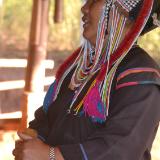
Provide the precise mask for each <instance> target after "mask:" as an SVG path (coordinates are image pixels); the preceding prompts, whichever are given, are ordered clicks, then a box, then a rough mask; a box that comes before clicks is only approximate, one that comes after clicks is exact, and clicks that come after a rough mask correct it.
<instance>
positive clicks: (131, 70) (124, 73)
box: [117, 68, 160, 84]
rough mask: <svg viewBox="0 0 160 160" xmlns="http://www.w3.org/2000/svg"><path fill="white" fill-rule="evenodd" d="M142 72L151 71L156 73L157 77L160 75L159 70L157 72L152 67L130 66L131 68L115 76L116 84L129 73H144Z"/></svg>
mask: <svg viewBox="0 0 160 160" xmlns="http://www.w3.org/2000/svg"><path fill="white" fill-rule="evenodd" d="M144 72H152V73H155V74H157V76H158V77H160V72H158V70H156V69H154V68H131V69H127V70H126V71H124V72H122V73H120V74H119V76H118V78H117V84H118V82H119V81H120V80H121V79H122V78H124V77H126V76H128V75H130V74H134V73H144Z"/></svg>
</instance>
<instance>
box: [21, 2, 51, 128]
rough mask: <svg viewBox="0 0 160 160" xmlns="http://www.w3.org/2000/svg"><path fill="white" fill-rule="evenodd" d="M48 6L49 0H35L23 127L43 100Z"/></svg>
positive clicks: (23, 102) (22, 105)
mask: <svg viewBox="0 0 160 160" xmlns="http://www.w3.org/2000/svg"><path fill="white" fill-rule="evenodd" d="M48 8H49V0H33V9H32V20H31V27H30V39H29V55H28V64H27V69H26V78H25V88H24V94H23V95H22V103H21V109H22V121H21V126H20V128H21V129H24V128H26V127H27V124H28V122H29V121H30V120H32V119H33V113H34V111H35V110H36V109H37V107H39V105H40V104H41V102H42V97H43V91H44V78H45V68H44V65H43V60H45V58H46V47H47V37H48V36H47V35H48V12H49V11H48ZM39 102H40V103H39ZM37 105H38V106H37Z"/></svg>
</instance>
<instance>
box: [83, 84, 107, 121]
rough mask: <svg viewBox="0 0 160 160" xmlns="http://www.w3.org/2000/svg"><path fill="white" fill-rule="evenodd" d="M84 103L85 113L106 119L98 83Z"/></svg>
mask: <svg viewBox="0 0 160 160" xmlns="http://www.w3.org/2000/svg"><path fill="white" fill-rule="evenodd" d="M83 105H84V106H83V109H84V113H85V115H88V116H90V117H92V118H95V119H100V120H102V121H103V120H104V119H105V108H104V104H103V102H102V100H101V97H100V93H99V87H98V84H96V85H95V86H94V87H93V88H92V89H91V90H90V92H89V93H88V94H87V95H86V97H85V98H84V103H83Z"/></svg>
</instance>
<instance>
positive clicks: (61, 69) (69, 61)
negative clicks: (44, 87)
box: [56, 47, 81, 80]
mask: <svg viewBox="0 0 160 160" xmlns="http://www.w3.org/2000/svg"><path fill="white" fill-rule="evenodd" d="M80 50H81V47H79V48H78V49H77V50H76V51H74V52H73V53H72V54H71V56H69V57H68V58H67V59H66V60H65V61H64V62H63V64H62V65H61V66H60V67H59V69H58V71H57V73H56V79H57V80H59V79H60V78H61V76H62V74H63V73H64V71H65V70H66V69H67V68H68V67H69V66H70V65H71V64H72V63H73V61H74V60H75V59H76V58H77V56H78V54H79V52H80Z"/></svg>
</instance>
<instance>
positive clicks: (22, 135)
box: [17, 132, 33, 140]
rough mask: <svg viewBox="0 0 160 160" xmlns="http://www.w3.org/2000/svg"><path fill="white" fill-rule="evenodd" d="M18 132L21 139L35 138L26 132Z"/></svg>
mask: <svg viewBox="0 0 160 160" xmlns="http://www.w3.org/2000/svg"><path fill="white" fill-rule="evenodd" d="M17 134H18V136H19V138H20V139H21V140H31V139H33V138H32V137H31V136H30V135H28V134H25V133H23V132H17Z"/></svg>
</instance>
